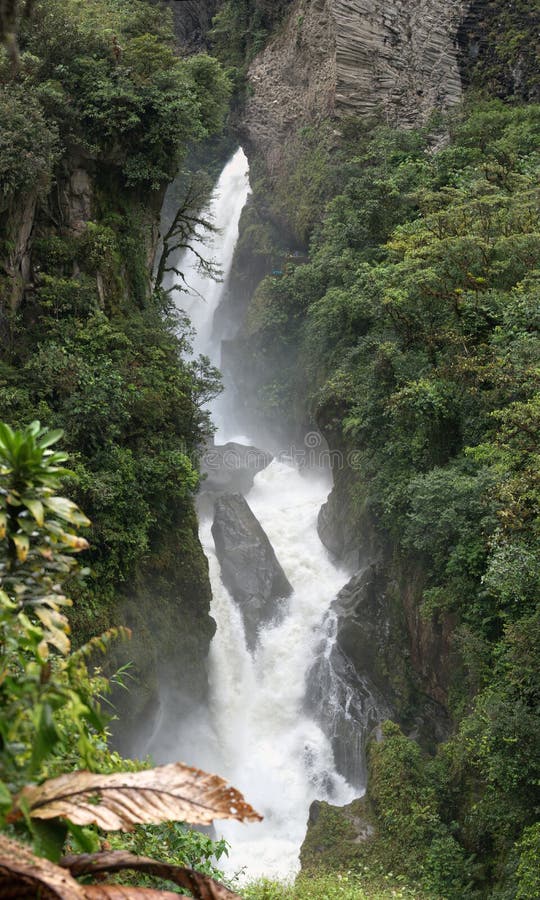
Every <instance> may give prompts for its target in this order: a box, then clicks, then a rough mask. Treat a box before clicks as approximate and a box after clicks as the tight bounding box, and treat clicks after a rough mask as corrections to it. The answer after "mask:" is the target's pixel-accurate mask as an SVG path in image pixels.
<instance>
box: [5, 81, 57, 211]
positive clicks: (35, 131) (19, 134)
mask: <svg viewBox="0 0 540 900" xmlns="http://www.w3.org/2000/svg"><path fill="white" fill-rule="evenodd" d="M57 159H58V133H57V128H56V126H55V124H54V123H51V122H49V121H47V118H46V116H45V114H44V112H43V109H42V107H41V105H40V103H39V101H38V100H37V98H36V97H35V96H31V97H29V96H28V94H27V92H26V91H25V90H24V88H23V87H22V86H21V85H18V84H1V83H0V184H1V185H2V189H1V194H0V210H1V209H5V208H6V201H7V200H8V199H9V197H10V196H12V195H13V194H17V193H31V192H32V191H37V192H38V193H40V194H41V195H44V194H45V193H46V192H47V190H48V188H49V187H50V183H51V178H52V174H53V169H54V165H55V162H56V160H57Z"/></svg>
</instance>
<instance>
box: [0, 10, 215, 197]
mask: <svg viewBox="0 0 540 900" xmlns="http://www.w3.org/2000/svg"><path fill="white" fill-rule="evenodd" d="M173 41H174V36H173V31H172V23H171V18H170V16H168V15H165V14H164V13H163V11H160V10H158V9H157V8H153V7H152V6H151V5H149V4H148V3H146V2H144V0H136V2H134V3H131V2H126V0H121V2H118V3H114V4H112V3H110V2H109V0H91V2H89V3H85V4H81V3H78V2H76V0H69V2H67V3H63V2H59V0H52V2H38V3H36V4H35V10H34V14H33V16H32V19H31V20H30V21H28V22H26V23H25V24H24V27H23V29H22V34H21V46H22V50H23V53H22V57H21V66H20V71H19V75H18V79H19V81H20V82H21V87H20V88H19V87H18V86H17V85H13V86H9V87H8V88H6V90H8V91H11V93H12V94H14V95H15V98H16V97H17V96H18V94H17V91H19V90H20V91H24V94H25V96H27V95H28V93H30V94H31V96H32V101H31V106H30V109H31V111H32V114H31V116H30V117H29V118H28V119H27V122H26V123H24V126H23V128H22V129H21V131H22V134H21V136H20V137H19V138H18V139H17V141H11V140H10V146H12V147H16V146H17V143H19V144H20V143H21V141H23V142H24V141H25V140H28V139H29V137H30V135H33V134H36V137H37V138H38V140H39V141H40V142H41V144H42V145H44V150H42V151H41V156H45V157H46V158H47V153H48V154H49V156H50V153H51V151H50V150H48V149H47V144H46V142H47V140H49V142H50V141H51V138H50V136H49V137H48V134H49V132H48V130H47V128H51V125H50V124H49V123H54V124H53V125H52V128H53V132H52V134H53V135H54V134H55V133H56V129H57V130H58V132H59V134H60V139H61V142H62V144H63V147H64V148H65V149H68V150H69V149H70V148H72V147H73V146H74V145H78V146H80V147H82V148H84V150H85V152H86V153H87V154H89V155H90V156H92V157H95V158H97V159H98V160H99V161H100V162H101V163H102V164H107V165H108V166H112V167H114V168H117V169H119V170H120V171H121V173H122V175H123V177H124V179H125V181H126V183H127V184H128V185H145V186H150V187H152V188H153V189H157V188H159V187H160V185H161V184H163V183H164V182H167V181H168V180H170V179H171V178H172V177H173V175H174V174H175V173H176V171H177V169H178V165H179V162H180V159H181V158H182V156H183V155H184V153H185V150H186V146H187V144H188V142H189V141H192V140H198V139H201V138H203V137H205V136H206V135H208V134H209V133H210V132H213V131H215V130H217V129H219V128H220V127H221V126H222V124H223V119H224V116H225V112H226V109H227V100H228V96H229V85H228V81H227V79H226V77H225V75H224V73H223V71H222V70H221V68H220V67H219V65H218V63H217V62H216V61H215V60H212V59H210V58H209V57H206V56H202V57H201V58H198V59H191V60H182V59H180V58H179V57H178V56H177V55H176V53H175V50H174V47H173ZM12 107H13V101H12V104H11V107H8V114H9V110H10V109H11V108H12ZM34 108H35V111H34ZM44 114H45V117H46V120H47V123H48V125H47V127H45V126H44V127H43V128H42V129H39V124H40V121H43V115H44ZM14 115H16V113H14V112H12V113H11V116H12V118H13V116H14ZM16 123H17V119H15V121H14V123H13V125H12V126H11V127H12V128H13V127H15V125H16ZM25 135H28V136H29V137H28V138H26V137H25ZM8 138H9V133H8ZM39 150H40V148H39V143H38V146H37V150H34V151H33V152H34V153H35V155H36V161H37V163H38V165H37V172H38V173H39V166H40V164H41V165H43V163H41V162H40V159H41V158H40V152H39ZM6 152H7V150H6ZM12 152H13V151H12ZM45 161H46V159H45ZM29 162H30V160H29ZM16 166H17V161H16V159H15V160H14V161H13V167H14V173H13V174H12V175H11V181H12V182H13V183H14V186H16V184H15V182H16V180H17V179H19V180H20V178H21V175H20V174H19V175H16V172H17V171H19V170H20V167H21V162H20V161H19V162H18V169H17V168H16ZM33 177H34V178H35V177H36V176H35V175H34V176H33Z"/></svg>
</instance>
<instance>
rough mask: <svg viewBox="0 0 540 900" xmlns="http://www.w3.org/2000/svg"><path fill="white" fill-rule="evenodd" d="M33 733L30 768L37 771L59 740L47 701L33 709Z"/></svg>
mask: <svg viewBox="0 0 540 900" xmlns="http://www.w3.org/2000/svg"><path fill="white" fill-rule="evenodd" d="M32 718H33V720H34V724H35V735H34V742H33V746H32V762H31V766H32V770H33V771H34V772H37V771H38V769H39V766H40V764H41V762H42V760H43V759H45V757H46V756H47V755H48V754H49V753H50V752H51V750H52V748H53V747H54V746H55V745H56V744H57V743H58V741H59V739H60V738H59V734H58V730H57V728H56V724H55V721H54V717H53V711H52V709H51V707H50V706H49V704H48V703H40V704H39V705H38V706H37V708H36V709H35V710H34V714H33V717H32Z"/></svg>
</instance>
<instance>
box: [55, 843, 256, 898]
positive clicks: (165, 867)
mask: <svg viewBox="0 0 540 900" xmlns="http://www.w3.org/2000/svg"><path fill="white" fill-rule="evenodd" d="M61 865H62V866H65V867H66V868H68V869H69V870H70V872H71V874H72V875H74V876H76V877H80V876H81V875H98V874H99V875H101V874H103V873H105V872H109V873H110V872H122V871H124V870H125V869H131V870H134V871H137V872H144V874H145V875H154V876H155V877H157V878H162V879H163V880H164V881H172V882H173V884H176V885H178V886H179V887H183V888H187V889H188V890H190V891H191V893H192V894H193V896H194V897H195V898H197V900H240V898H239V897H238V895H237V894H234V893H233V892H232V891H230V890H229V889H228V888H226V887H225V886H224V885H223V884H219V882H217V881H214V879H213V878H209V877H208V876H207V875H201V874H200V873H199V872H195V871H193V869H187V868H183V867H181V866H172V865H169V864H168V863H162V862H159V861H158V860H155V859H148V858H147V857H145V856H134V855H133V854H132V853H127V852H124V851H123V850H117V851H112V852H109V853H92V854H81V855H77V856H66V857H64V858H63V859H62V861H61ZM93 896H99V895H93ZM175 896H176V897H177V896H178V894H175Z"/></svg>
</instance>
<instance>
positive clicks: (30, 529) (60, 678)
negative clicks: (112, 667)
mask: <svg viewBox="0 0 540 900" xmlns="http://www.w3.org/2000/svg"><path fill="white" fill-rule="evenodd" d="M60 436H61V432H58V431H56V432H55V431H48V430H47V429H42V428H41V427H40V424H39V422H33V423H32V425H30V426H28V427H27V428H25V429H24V430H21V431H13V430H12V429H11V428H9V427H8V426H7V425H5V424H4V423H1V424H0V539H1V544H0V579H1V585H2V588H1V590H0V605H1V606H0V629H1V631H0V644H1V647H2V659H3V675H2V680H1V683H0V694H1V697H0V762H1V771H2V783H3V801H6V802H5V803H3V812H4V813H5V812H6V811H7V809H8V808H9V806H11V796H12V794H14V793H15V792H16V791H17V790H19V789H20V788H21V787H23V786H24V784H26V783H27V782H28V781H29V780H30V779H31V778H36V777H38V776H39V775H42V774H43V772H44V767H45V766H46V765H48V764H50V763H51V760H52V759H53V758H54V757H58V756H59V755H60V756H61V755H62V754H66V753H72V752H73V748H74V747H75V746H76V748H77V751H76V754H75V755H76V758H77V759H79V760H80V761H81V762H83V763H84V764H85V765H87V766H91V765H92V763H93V762H94V761H95V746H94V741H93V739H92V730H94V732H95V733H98V732H101V731H102V730H103V720H102V718H101V716H100V713H99V705H98V704H97V703H96V701H95V699H94V698H93V692H94V690H95V689H96V684H95V683H94V684H92V683H91V682H90V680H89V678H88V675H87V673H86V668H85V666H84V660H83V658H82V657H81V656H80V655H73V656H71V657H69V656H68V653H69V639H68V637H67V634H68V631H69V626H68V623H67V619H66V617H65V615H64V612H63V611H64V609H65V608H66V607H67V606H68V605H70V603H71V600H70V599H69V598H68V597H66V595H65V594H64V592H63V590H64V585H65V584H66V583H67V582H68V581H69V582H70V583H71V584H73V578H74V575H75V574H76V572H77V562H76V560H75V559H74V557H73V554H74V553H77V552H78V551H80V550H84V549H85V548H87V547H88V544H87V542H86V540H85V539H84V538H81V537H80V536H79V535H78V534H77V531H78V529H79V528H80V527H81V526H87V525H88V524H89V522H88V519H87V518H86V516H84V515H83V513H82V512H81V511H80V510H79V508H78V507H77V506H76V505H75V504H74V503H73V502H72V501H70V500H68V499H66V498H65V497H62V496H60V495H58V493H57V490H58V488H59V486H60V479H61V478H63V477H65V476H67V475H69V474H70V473H69V472H68V470H66V469H65V468H63V463H64V462H65V461H66V459H67V456H66V454H65V453H61V452H59V451H53V450H52V449H51V447H52V446H53V445H54V444H55V443H56V442H57V441H58V440H59V438H60ZM52 650H54V651H57V655H56V656H51V651H52ZM62 657H64V658H62Z"/></svg>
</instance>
